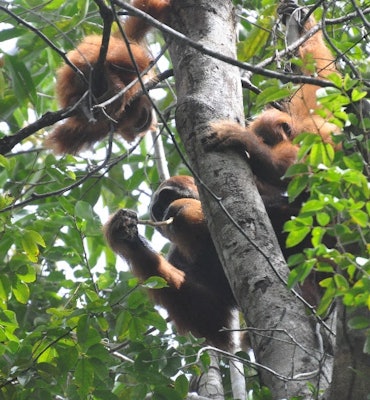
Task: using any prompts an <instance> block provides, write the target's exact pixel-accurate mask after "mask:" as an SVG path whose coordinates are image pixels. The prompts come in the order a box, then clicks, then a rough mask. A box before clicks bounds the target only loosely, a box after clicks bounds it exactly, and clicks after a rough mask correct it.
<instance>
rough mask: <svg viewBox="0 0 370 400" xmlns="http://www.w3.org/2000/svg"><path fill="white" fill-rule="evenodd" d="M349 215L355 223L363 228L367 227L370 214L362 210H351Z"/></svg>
mask: <svg viewBox="0 0 370 400" xmlns="http://www.w3.org/2000/svg"><path fill="white" fill-rule="evenodd" d="M349 215H350V216H351V218H352V220H353V222H354V223H355V224H357V225H359V226H361V227H362V228H366V226H367V224H368V222H369V214H367V213H365V212H364V211H362V210H349Z"/></svg>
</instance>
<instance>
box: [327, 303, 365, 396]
mask: <svg viewBox="0 0 370 400" xmlns="http://www.w3.org/2000/svg"><path fill="white" fill-rule="evenodd" d="M337 309H338V316H337V338H336V348H335V358H334V367H333V380H332V384H331V387H330V390H329V394H328V395H327V397H326V398H327V399H328V400H337V399H343V400H360V399H367V398H368V396H369V394H370V356H369V355H368V354H365V353H364V345H365V340H366V334H365V332H364V331H363V330H356V329H351V328H350V327H349V325H348V322H349V320H350V319H351V318H354V317H362V318H365V319H370V312H369V310H367V309H365V308H362V309H350V308H346V307H344V305H343V304H342V302H338V304H337Z"/></svg>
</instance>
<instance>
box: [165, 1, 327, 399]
mask: <svg viewBox="0 0 370 400" xmlns="http://www.w3.org/2000/svg"><path fill="white" fill-rule="evenodd" d="M172 3H173V7H172V15H171V21H170V22H171V25H172V27H173V28H174V29H176V30H178V31H180V32H181V33H183V34H184V35H186V36H187V37H189V38H190V39H192V40H193V41H195V42H197V43H201V44H203V45H204V46H205V47H207V48H210V49H212V50H214V51H218V52H219V53H221V54H223V55H228V56H230V57H235V49H236V47H235V38H236V33H235V32H236V30H235V20H234V10H233V6H232V3H231V1H230V0H229V1H227V0H226V1H225V0H215V1H212V2H209V1H206V0H173V2H172ZM170 53H171V59H172V62H173V67H174V73H175V80H176V89H177V96H178V104H177V112H176V125H177V130H178V132H179V134H180V136H181V139H182V141H183V143H184V145H185V148H186V152H187V155H188V158H189V160H190V164H191V166H192V169H193V172H194V174H195V178H196V179H197V183H198V186H199V189H200V195H201V200H202V204H203V208H204V211H205V214H206V217H207V220H208V224H209V228H210V231H211V234H212V238H213V240H214V243H215V245H216V248H217V250H218V254H219V256H220V259H221V261H222V263H223V265H224V268H225V272H226V274H227V276H228V279H229V281H230V284H231V287H232V289H233V292H234V294H235V297H236V299H237V300H238V303H239V306H240V307H241V309H242V311H243V314H244V316H245V319H246V322H247V325H248V327H249V328H252V330H251V335H250V336H251V338H250V339H251V342H252V346H253V350H254V352H255V355H256V359H257V362H258V363H260V364H262V365H264V366H266V367H268V368H269V369H271V370H273V371H275V372H276V373H273V371H271V370H267V369H263V368H261V369H260V370H259V372H260V376H261V381H262V384H264V385H266V386H268V387H269V388H270V389H271V391H272V393H273V398H274V399H281V398H289V397H291V396H294V395H300V396H302V398H305V399H309V398H312V396H311V394H310V391H309V389H308V388H307V382H311V383H313V384H314V385H318V386H319V387H320V389H323V390H325V389H326V388H327V386H328V381H327V380H325V379H320V378H322V375H323V374H324V375H325V376H330V365H329V362H328V361H327V362H324V363H322V357H323V354H322V351H321V350H320V346H319V341H318V340H317V337H316V336H315V326H314V325H315V324H314V323H313V322H314V321H313V319H312V318H311V317H309V316H307V312H306V310H305V309H304V307H303V305H302V304H301V303H300V302H299V301H298V300H297V298H296V297H295V296H294V295H293V294H292V293H291V292H289V291H288V290H287V289H286V287H285V284H284V283H283V281H285V280H286V278H287V275H288V268H287V266H286V263H285V261H284V259H283V256H282V254H281V251H280V248H279V246H278V244H277V240H276V237H275V235H274V233H273V230H272V227H271V224H270V221H269V219H268V217H267V215H266V212H265V208H264V205H263V203H262V201H261V198H260V196H259V194H258V192H257V190H256V188H255V185H254V182H253V176H252V174H251V172H250V169H249V167H248V165H247V159H246V158H243V157H241V156H238V155H236V154H235V153H233V152H225V153H222V154H221V153H217V152H214V153H205V152H204V149H203V146H202V139H203V138H204V137H205V135H207V133H209V128H208V124H209V122H210V121H212V120H218V119H231V120H234V121H239V122H241V121H243V120H244V115H243V107H242V91H241V84H240V75H239V71H238V69H237V68H236V67H233V66H231V65H228V64H226V63H223V62H221V61H218V60H216V59H213V58H211V57H208V56H205V55H203V54H201V52H199V51H197V50H195V49H193V48H192V47H190V46H188V45H185V44H184V43H183V42H181V41H178V40H176V39H175V40H172V42H171V45H170Z"/></svg>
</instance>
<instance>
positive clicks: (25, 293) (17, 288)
mask: <svg viewBox="0 0 370 400" xmlns="http://www.w3.org/2000/svg"><path fill="white" fill-rule="evenodd" d="M12 290H13V294H14V296H15V298H16V299H17V301H19V302H20V303H22V304H26V303H27V301H28V299H29V298H30V289H29V287H28V286H27V285H26V284H25V283H24V282H21V281H20V280H17V282H16V283H15V285H13V287H12Z"/></svg>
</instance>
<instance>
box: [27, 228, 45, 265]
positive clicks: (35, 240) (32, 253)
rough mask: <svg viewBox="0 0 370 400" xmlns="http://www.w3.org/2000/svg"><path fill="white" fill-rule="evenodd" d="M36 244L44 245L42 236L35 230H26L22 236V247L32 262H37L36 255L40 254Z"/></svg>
mask: <svg viewBox="0 0 370 400" xmlns="http://www.w3.org/2000/svg"><path fill="white" fill-rule="evenodd" d="M38 245H40V246H42V247H45V246H46V244H45V241H44V239H43V237H42V236H41V235H40V234H39V233H38V232H36V231H31V230H26V231H24V233H23V236H22V247H23V250H24V251H25V253H26V254H27V257H28V258H29V259H30V260H31V261H32V262H37V258H38V255H39V254H40V251H39V248H38Z"/></svg>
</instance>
